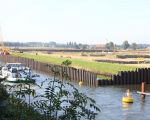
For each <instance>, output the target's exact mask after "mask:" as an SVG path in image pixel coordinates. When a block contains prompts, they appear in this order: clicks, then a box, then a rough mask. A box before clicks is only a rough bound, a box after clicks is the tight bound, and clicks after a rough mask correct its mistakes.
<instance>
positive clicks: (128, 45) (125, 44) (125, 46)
mask: <svg viewBox="0 0 150 120" xmlns="http://www.w3.org/2000/svg"><path fill="white" fill-rule="evenodd" d="M122 47H123V49H124V50H126V49H128V48H129V47H130V44H129V43H128V41H127V40H125V41H124V42H123V44H122Z"/></svg>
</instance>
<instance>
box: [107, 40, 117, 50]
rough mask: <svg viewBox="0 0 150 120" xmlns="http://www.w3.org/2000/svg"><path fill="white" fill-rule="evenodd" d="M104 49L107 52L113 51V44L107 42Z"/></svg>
mask: <svg viewBox="0 0 150 120" xmlns="http://www.w3.org/2000/svg"><path fill="white" fill-rule="evenodd" d="M105 47H106V48H107V49H108V50H114V49H115V44H114V43H113V42H109V43H106V45H105Z"/></svg>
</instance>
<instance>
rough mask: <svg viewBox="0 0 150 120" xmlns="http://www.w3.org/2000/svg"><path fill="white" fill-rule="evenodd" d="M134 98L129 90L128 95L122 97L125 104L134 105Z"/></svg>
mask: <svg viewBox="0 0 150 120" xmlns="http://www.w3.org/2000/svg"><path fill="white" fill-rule="evenodd" d="M133 101H134V100H133V97H132V95H131V93H130V90H129V89H128V90H127V92H126V94H125V95H124V96H123V97H122V102H125V103H133Z"/></svg>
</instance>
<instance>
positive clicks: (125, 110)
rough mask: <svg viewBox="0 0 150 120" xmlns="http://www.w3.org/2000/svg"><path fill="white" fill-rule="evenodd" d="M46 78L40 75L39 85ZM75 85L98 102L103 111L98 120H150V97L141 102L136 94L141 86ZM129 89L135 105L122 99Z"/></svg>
mask: <svg viewBox="0 0 150 120" xmlns="http://www.w3.org/2000/svg"><path fill="white" fill-rule="evenodd" d="M46 78H48V76H47V75H44V74H40V78H37V83H38V84H40V83H41V82H42V81H43V80H45V79H46ZM73 84H74V85H75V86H76V87H77V88H78V89H79V91H80V92H82V93H85V94H86V95H88V96H89V97H91V98H93V99H95V100H96V102H97V106H98V107H99V108H100V109H101V112H100V113H99V114H98V115H97V117H96V120H150V113H149V110H150V96H146V98H145V101H142V100H141V97H140V95H139V94H137V93H136V91H140V88H141V86H140V85H126V86H107V87H98V88H89V87H86V86H78V84H75V83H73ZM35 89H36V92H37V94H40V93H42V92H44V89H39V88H35ZM127 89H130V91H131V92H132V96H133V98H134V103H133V104H127V103H122V97H123V95H124V93H125V92H126V90H127ZM145 89H146V91H147V92H150V85H146V88H145Z"/></svg>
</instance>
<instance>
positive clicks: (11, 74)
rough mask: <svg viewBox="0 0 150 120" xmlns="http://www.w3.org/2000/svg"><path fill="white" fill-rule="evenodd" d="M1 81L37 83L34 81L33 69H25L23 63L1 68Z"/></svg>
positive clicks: (9, 64) (10, 64)
mask: <svg viewBox="0 0 150 120" xmlns="http://www.w3.org/2000/svg"><path fill="white" fill-rule="evenodd" d="M0 79H5V80H6V81H7V82H14V83H19V82H35V80H34V79H32V73H31V69H30V68H29V67H25V66H24V65H23V64H22V63H7V64H6V65H5V66H3V67H1V70H0Z"/></svg>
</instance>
